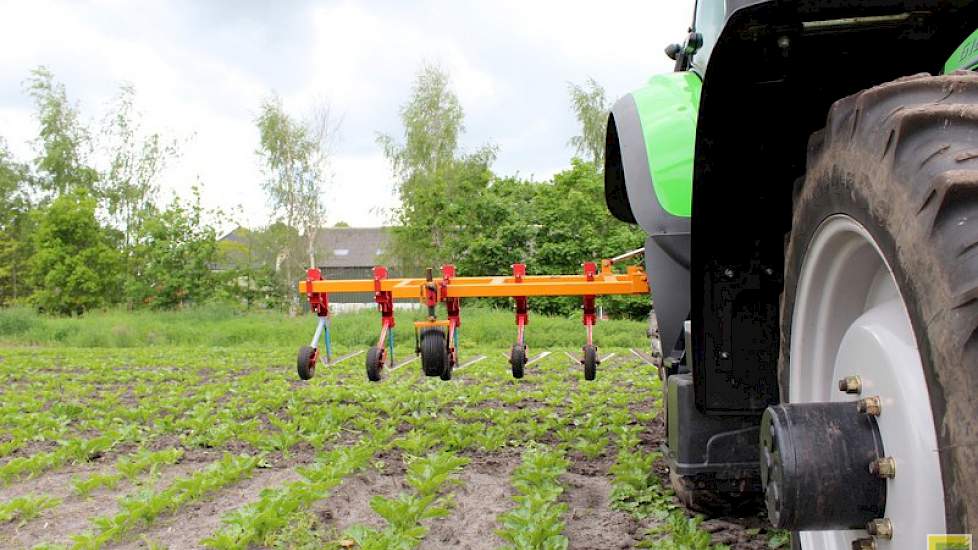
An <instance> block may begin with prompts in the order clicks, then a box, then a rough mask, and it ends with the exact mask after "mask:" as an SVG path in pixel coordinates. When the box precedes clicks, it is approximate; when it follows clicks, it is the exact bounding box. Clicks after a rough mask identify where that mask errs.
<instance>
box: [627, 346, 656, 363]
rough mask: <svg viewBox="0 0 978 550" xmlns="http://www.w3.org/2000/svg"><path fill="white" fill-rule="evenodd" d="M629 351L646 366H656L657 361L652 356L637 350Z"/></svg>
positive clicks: (631, 349)
mask: <svg viewBox="0 0 978 550" xmlns="http://www.w3.org/2000/svg"><path fill="white" fill-rule="evenodd" d="M628 351H630V352H632V355H634V356H635V357H638V358H639V359H641V360H642V362H643V363H645V364H646V365H648V366H650V367H654V366H656V365H655V359H653V358H652V357H651V356H650V355H647V354H645V353H642V352H641V351H638V350H636V349H635V348H630V349H629V350H628Z"/></svg>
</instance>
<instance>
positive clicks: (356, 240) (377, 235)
mask: <svg viewBox="0 0 978 550" xmlns="http://www.w3.org/2000/svg"><path fill="white" fill-rule="evenodd" d="M248 239H249V233H248V231H247V229H244V228H242V227H237V228H235V229H233V230H231V231H229V232H228V233H227V234H225V235H224V236H223V237H221V238H220V239H218V240H219V241H224V242H234V243H242V244H245V243H247V242H248ZM389 244H390V232H389V228H387V227H322V228H320V229H319V231H318V232H317V233H316V264H317V265H318V266H319V267H326V268H331V267H335V268H346V267H373V266H375V265H380V264H381V263H383V259H382V256H383V255H384V254H385V253H386V252H388V246H389ZM226 267H227V266H223V267H221V268H226Z"/></svg>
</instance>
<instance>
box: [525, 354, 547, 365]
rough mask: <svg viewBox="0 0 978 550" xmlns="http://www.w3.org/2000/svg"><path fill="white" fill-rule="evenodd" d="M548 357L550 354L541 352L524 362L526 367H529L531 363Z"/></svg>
mask: <svg viewBox="0 0 978 550" xmlns="http://www.w3.org/2000/svg"><path fill="white" fill-rule="evenodd" d="M548 355H550V352H549V351H541V352H540V353H538V354H536V355H534V356H533V357H531V358H530V359H528V360H527V361H526V366H528V367H529V366H530V365H532V364H533V363H536V362H537V361H539V360H541V359H543V358H545V357H547V356H548Z"/></svg>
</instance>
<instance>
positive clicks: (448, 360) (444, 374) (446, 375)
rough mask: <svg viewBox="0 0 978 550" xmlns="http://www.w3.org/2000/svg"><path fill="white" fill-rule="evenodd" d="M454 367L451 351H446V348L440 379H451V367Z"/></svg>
mask: <svg viewBox="0 0 978 550" xmlns="http://www.w3.org/2000/svg"><path fill="white" fill-rule="evenodd" d="M454 367H455V360H454V359H452V354H451V353H448V352H447V350H446V352H445V367H444V368H443V369H442V371H441V379H442V380H451V379H452V368H454Z"/></svg>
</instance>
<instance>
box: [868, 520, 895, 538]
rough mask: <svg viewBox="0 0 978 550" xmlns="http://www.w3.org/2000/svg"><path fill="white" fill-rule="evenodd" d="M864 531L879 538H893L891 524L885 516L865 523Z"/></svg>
mask: <svg viewBox="0 0 978 550" xmlns="http://www.w3.org/2000/svg"><path fill="white" fill-rule="evenodd" d="M866 531H868V532H869V534H870V535H873V536H874V537H879V538H881V539H891V538H893V524H892V523H891V522H890V520H889V519H887V518H878V519H874V520H873V521H871V522H869V523H867V524H866Z"/></svg>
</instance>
